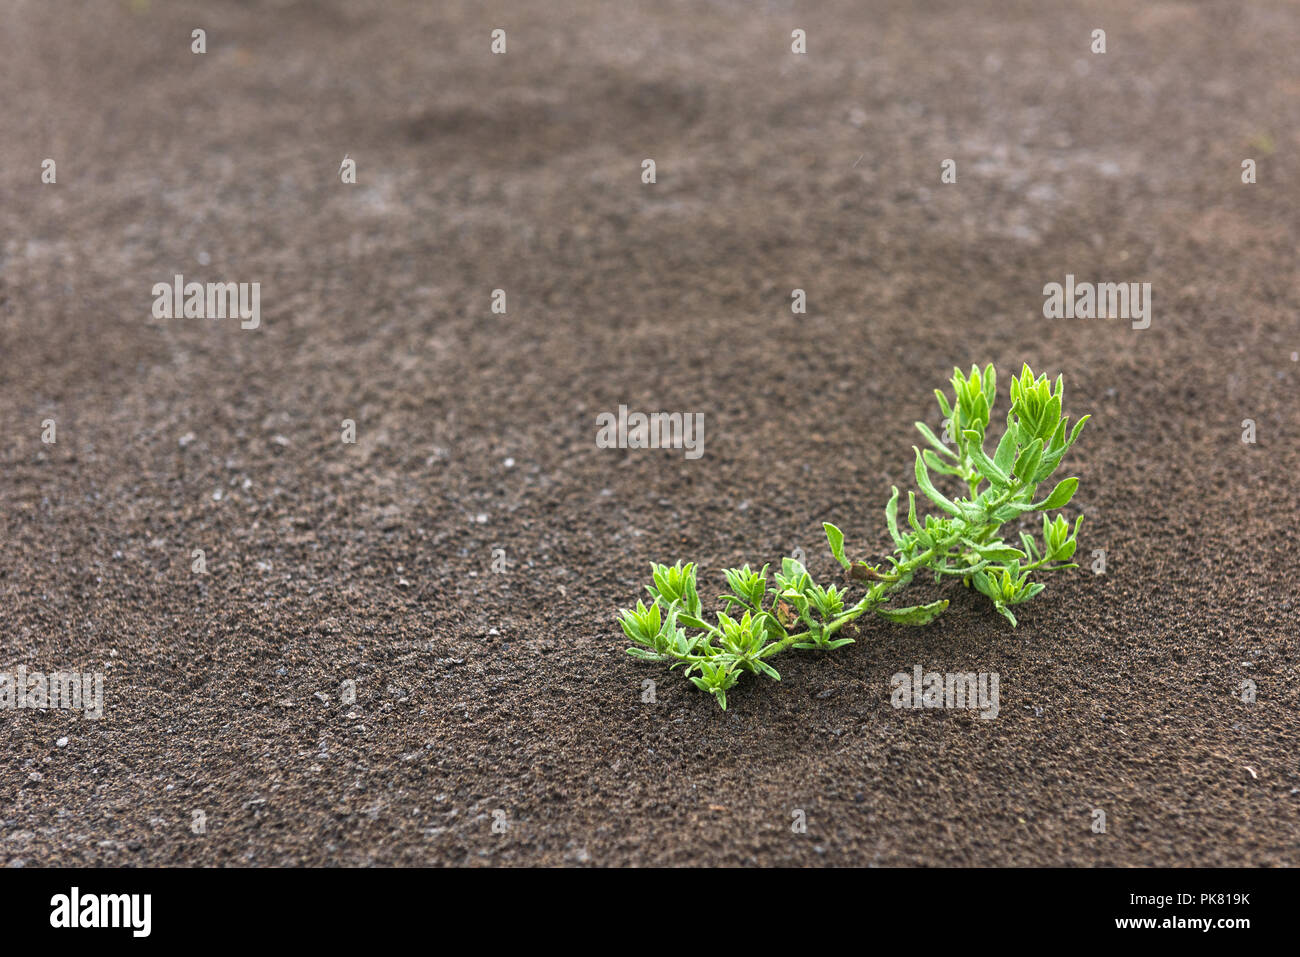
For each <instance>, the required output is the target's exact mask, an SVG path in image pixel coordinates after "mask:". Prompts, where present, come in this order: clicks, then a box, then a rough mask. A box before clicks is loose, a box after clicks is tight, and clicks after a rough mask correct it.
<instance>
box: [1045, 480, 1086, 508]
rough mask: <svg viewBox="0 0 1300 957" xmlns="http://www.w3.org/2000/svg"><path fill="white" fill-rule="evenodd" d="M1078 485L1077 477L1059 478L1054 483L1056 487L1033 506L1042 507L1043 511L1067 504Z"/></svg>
mask: <svg viewBox="0 0 1300 957" xmlns="http://www.w3.org/2000/svg"><path fill="white" fill-rule="evenodd" d="M1078 487H1079V480H1078V479H1077V478H1067V479H1061V481H1060V482H1058V483H1057V484H1056V488H1054V489H1052V494H1051V495H1049V496H1047V498H1045V499H1043V501H1041V502H1039V503H1038V504H1037V505H1035V506H1034V508H1037V509H1042V510H1044V511H1047V510H1048V509H1053V508H1062V507H1064V506H1065V505H1068V504H1069V502H1070V499H1072V498H1074V491H1075V489H1077V488H1078Z"/></svg>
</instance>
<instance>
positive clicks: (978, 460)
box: [963, 429, 1011, 488]
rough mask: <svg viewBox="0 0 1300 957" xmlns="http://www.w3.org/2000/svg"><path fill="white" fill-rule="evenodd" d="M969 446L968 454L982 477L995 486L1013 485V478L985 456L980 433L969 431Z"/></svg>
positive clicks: (967, 434) (967, 438)
mask: <svg viewBox="0 0 1300 957" xmlns="http://www.w3.org/2000/svg"><path fill="white" fill-rule="evenodd" d="M963 434H964V435H965V436H966V440H967V443H968V444H967V446H966V453H967V454H968V455H969V456H970V457H971V461H973V462H974V463H975V467H976V468H977V469H979V473H980V475H983V476H984V477H985V478H986V479H988V480H989V482H991V483H992V484H994V485H1000V486H1002V487H1003V488H1005V487H1006V486H1008V485H1010V484H1011V478H1010V477H1009V476H1008V475H1007V473H1006V472H1004V471H1003V470H1002V469H1001V468H1000V467H999V466H998V464H997V463H996V462H995V461H993V460H992V459H991V458H989V457H988V455H986V454H985V452H984V449H983V447H982V444H981V437H980V434H979V433H978V432H974V431H972V430H970V429H967V430H966V431H965V433H963Z"/></svg>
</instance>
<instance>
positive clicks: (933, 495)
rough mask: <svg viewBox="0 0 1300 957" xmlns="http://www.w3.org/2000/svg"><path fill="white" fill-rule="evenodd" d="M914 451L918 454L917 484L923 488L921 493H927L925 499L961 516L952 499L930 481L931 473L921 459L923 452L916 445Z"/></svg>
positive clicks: (949, 512) (951, 513)
mask: <svg viewBox="0 0 1300 957" xmlns="http://www.w3.org/2000/svg"><path fill="white" fill-rule="evenodd" d="M912 450H913V451H914V452H916V484H917V485H919V486H920V487H921V491H922V492H924V493H925V497H926V498H928V499H929V500H930V501H932V502H934V504H935V505H938V506H939V507H940V508H941V509H943V510H944V511H945V512H947V513H948V514H949V515H958V516H960V515H961V509H959V508H958V507H957V506H956V504H954V503H953V501H952V500H951V499H949V498H948V497H947V496H946V495H944V494H943V493H942V492H940V491H939V490H938V489H936V488H935V487H934V483H933V482H931V481H930V473H929V472H927V471H926V469H925V462H924V461H923V460H922V458H921V450H920V449H918V448H917V447H916V446H915V445H914V446H912Z"/></svg>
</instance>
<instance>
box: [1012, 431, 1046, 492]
mask: <svg viewBox="0 0 1300 957" xmlns="http://www.w3.org/2000/svg"><path fill="white" fill-rule="evenodd" d="M1042 457H1043V440H1042V439H1034V440H1033V441H1032V442H1030V443H1029V444H1028V445H1026V446H1025V447H1024V449H1022V450H1021V452H1020V456H1019V458H1017V459H1016V467H1015V473H1016V478H1018V479H1019V480H1020V483H1021V484H1022V485H1028V484H1030V483H1031V482H1033V480H1034V473H1035V472H1037V471H1038V460H1039V459H1041V458H1042Z"/></svg>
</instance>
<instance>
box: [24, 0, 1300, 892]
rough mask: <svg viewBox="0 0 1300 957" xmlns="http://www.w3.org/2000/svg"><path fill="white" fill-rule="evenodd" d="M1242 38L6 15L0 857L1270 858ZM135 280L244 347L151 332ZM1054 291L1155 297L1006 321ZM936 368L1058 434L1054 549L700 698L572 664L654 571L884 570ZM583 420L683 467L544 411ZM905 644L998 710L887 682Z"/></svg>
mask: <svg viewBox="0 0 1300 957" xmlns="http://www.w3.org/2000/svg"><path fill="white" fill-rule="evenodd" d="M196 27H201V28H203V29H205V30H206V31H207V34H206V43H207V52H206V53H204V54H201V55H199V54H195V53H192V52H191V31H192V30H193V29H194V28H196ZM498 27H500V28H504V29H505V30H506V31H507V44H508V45H507V52H506V53H505V54H504V55H499V56H494V55H493V54H492V53H491V52H490V50H489V43H490V36H489V35H490V33H491V31H492V30H493V29H494V28H498ZM796 28H798V29H803V30H805V31H806V32H807V37H808V41H807V42H808V53H807V54H806V55H803V56H797V55H794V54H792V53H791V50H790V43H791V38H790V34H791V31H792V30H793V29H796ZM1095 28H1103V29H1105V30H1106V35H1107V52H1106V53H1105V54H1093V53H1091V52H1090V51H1089V45H1090V35H1091V32H1092V30H1093V29H1095ZM1297 47H1300V8H1297V7H1296V6H1295V5H1294V4H1290V3H1284V2H1280V0H1279V2H1269V0H1265V2H1261V3H1253V4H1249V5H1241V4H1236V3H1228V2H1207V3H1173V2H1170V3H1152V4H1142V5H1136V4H1130V3H1103V4H1069V5H1057V4H1049V3H1020V4H1015V3H993V2H988V3H978V2H977V3H963V4H960V5H955V6H954V8H952V9H949V8H946V7H944V6H941V5H938V4H929V3H910V2H897V3H881V4H872V5H870V9H868V5H864V4H859V3H850V2H835V3H821V4H816V5H815V6H814V5H807V6H805V5H803V4H795V3H778V2H773V3H764V4H755V3H752V2H739V0H738V2H718V3H704V2H661V3H642V4H636V5H631V4H626V5H625V4H617V5H616V4H600V5H598V4H594V3H593V4H583V3H568V2H548V3H545V4H527V5H525V4H513V5H503V4H498V3H469V2H465V3H436V4H435V3H416V2H388V3H382V4H376V5H373V7H371V6H370V5H362V4H350V3H344V2H314V3H306V2H301V3H295V2H279V3H270V2H268V3H233V2H212V3H206V4H198V3H192V2H177V3H161V2H154V3H152V4H151V3H147V2H133V3H125V2H122V3H119V2H103V3H95V4H85V5H83V4H71V3H65V2H35V0H27V2H21V0H18V2H11V3H8V4H6V5H5V6H4V9H3V11H2V12H0V93H3V103H4V107H3V109H0V356H2V359H0V413H3V419H2V421H3V423H4V430H5V431H4V436H3V440H2V441H0V670H10V671H12V670H14V669H16V668H18V667H19V666H23V667H26V668H28V669H29V670H30V671H47V672H48V671H56V670H76V671H87V672H101V673H102V674H103V675H104V694H105V702H104V716H103V718H102V719H101V720H98V721H95V720H89V719H86V718H84V717H82V716H80V715H78V714H75V713H72V712H69V711H66V710H47V711H39V710H26V709H25V710H10V711H0V728H2V729H3V730H2V732H0V768H3V770H4V773H3V774H2V775H0V864H8V865H11V866H16V865H20V864H25V865H27V866H35V865H42V864H73V863H77V864H104V865H133V864H214V865H248V864H259V865H269V864H342V865H358V864H455V865H460V864H470V865H475V864H479V865H492V864H565V863H569V864H583V863H587V864H593V865H626V864H833V865H876V864H880V865H898V864H964V865H983V864H1004V865H1005V864H1020V865H1046V864H1072V865H1148V864H1165V865H1168V864H1176V865H1184V864H1232V865H1253V864H1268V865H1284V864H1292V865H1294V864H1296V863H1297V846H1298V845H1300V825H1298V823H1297V821H1298V814H1300V766H1298V763H1300V760H1298V759H1297V754H1300V718H1297V713H1298V708H1300V701H1298V700H1297V690H1296V677H1297V664H1296V661H1297V656H1296V651H1297V627H1296V591H1297V587H1296V581H1297V572H1300V562H1298V561H1297V559H1296V547H1297V546H1296V536H1295V525H1296V505H1297V498H1298V496H1297V491H1296V475H1297V471H1298V470H1300V444H1298V443H1297V438H1298V434H1300V415H1298V414H1297V403H1296V395H1297V385H1298V382H1300V364H1298V363H1297V361H1296V357H1295V353H1296V350H1298V349H1300V330H1298V329H1297V324H1296V310H1297V306H1298V304H1300V292H1298V290H1297V283H1296V274H1295V264H1296V260H1295V256H1296V248H1297V243H1298V241H1300V219H1298V218H1297V212H1300V208H1298V199H1300V193H1298V192H1297V190H1296V188H1295V183H1296V182H1297V181H1300V164H1298V163H1297V159H1296V156H1297V147H1300V134H1297V130H1300V96H1298V94H1300V79H1298V78H1297V72H1296V70H1295V68H1294V66H1295V62H1296V61H1295V50H1296V49H1297ZM345 156H348V157H350V158H352V159H354V160H355V162H356V169H357V178H356V183H355V184H345V183H343V182H341V177H340V165H341V164H342V162H343V160H344V157H345ZM46 158H52V159H54V160H55V161H56V163H57V182H55V183H54V184H43V183H42V182H41V164H42V161H43V160H44V159H46ZM646 158H653V159H654V160H655V162H656V166H657V182H656V183H654V184H653V185H646V184H643V183H642V182H641V165H642V160H643V159H646ZM1246 158H1253V159H1255V160H1256V163H1257V170H1258V173H1257V175H1258V182H1257V183H1255V184H1253V185H1246V184H1243V183H1242V181H1241V163H1242V160H1243V159H1246ZM945 159H953V160H954V161H955V163H956V171H957V182H956V183H955V184H944V183H941V182H940V167H941V164H942V162H943V161H944V160H945ZM177 273H181V274H183V275H184V276H185V277H186V279H187V280H197V281H201V282H209V281H211V282H216V281H231V282H254V281H256V282H259V283H260V284H261V285H260V290H261V313H260V320H261V324H260V326H259V327H258V328H257V329H241V328H240V325H239V324H238V322H236V321H233V320H219V321H213V320H204V319H194V318H190V319H185V318H173V319H159V318H155V317H154V315H153V314H152V311H151V310H152V304H153V298H154V297H153V294H152V288H153V286H154V284H155V283H158V282H160V281H161V282H170V281H171V280H172V277H173V276H174V275H175V274H177ZM1067 273H1071V274H1074V275H1076V276H1077V277H1079V279H1080V280H1092V281H1113V282H1129V281H1133V282H1150V283H1151V284H1152V295H1153V314H1152V322H1151V325H1150V328H1148V329H1145V330H1133V329H1132V328H1130V326H1129V324H1128V323H1126V322H1124V321H1122V320H1082V319H1074V320H1055V321H1052V320H1047V319H1045V318H1044V317H1043V314H1042V306H1043V296H1042V288H1043V286H1044V285H1045V284H1046V283H1048V282H1054V281H1055V282H1062V281H1064V277H1065V275H1066V274H1067ZM497 288H501V289H504V290H505V291H506V294H507V310H506V313H505V314H504V315H500V314H494V313H493V312H492V311H491V296H492V290H494V289H497ZM794 288H801V289H804V290H805V291H806V293H807V298H808V312H807V314H806V315H793V314H792V313H791V309H790V295H791V290H792V289H794ZM988 361H992V362H995V363H996V364H997V365H998V368H999V370H1000V371H1001V372H1002V373H1003V375H1004V377H1005V376H1006V375H1008V374H1009V373H1011V372H1012V371H1014V370H1015V369H1018V368H1019V366H1020V364H1021V362H1023V361H1028V362H1030V363H1031V364H1032V365H1034V366H1035V368H1038V369H1041V370H1042V371H1047V372H1050V373H1052V374H1053V375H1055V374H1056V373H1058V372H1060V373H1064V374H1065V377H1066V380H1067V385H1068V403H1067V405H1068V407H1069V408H1070V410H1071V411H1073V412H1074V413H1075V414H1079V413H1082V412H1091V413H1092V414H1093V416H1094V418H1093V420H1092V424H1091V425H1090V426H1089V429H1088V431H1087V432H1086V433H1085V438H1084V440H1083V442H1082V443H1081V444H1080V445H1079V446H1078V447H1077V448H1076V449H1075V450H1074V453H1073V454H1072V457H1071V459H1070V463H1069V471H1070V473H1071V474H1076V475H1078V476H1079V477H1080V479H1081V480H1082V486H1081V490H1080V492H1079V493H1078V495H1077V496H1076V498H1075V500H1074V502H1073V503H1072V505H1071V506H1070V509H1069V511H1070V513H1071V514H1075V513H1077V512H1078V511H1080V510H1081V511H1082V512H1083V514H1085V515H1086V516H1087V520H1086V522H1085V527H1084V534H1083V543H1082V545H1081V549H1082V552H1083V553H1086V554H1087V555H1088V556H1089V557H1090V556H1091V553H1092V551H1093V550H1094V549H1104V550H1105V551H1106V555H1107V569H1106V573H1105V574H1104V575H1094V574H1093V573H1092V572H1091V571H1090V570H1089V569H1087V568H1085V569H1081V570H1080V571H1078V572H1074V573H1069V574H1065V575H1062V576H1059V577H1057V578H1055V579H1053V580H1052V581H1051V582H1050V583H1049V587H1048V591H1047V592H1046V593H1045V594H1044V595H1042V596H1041V597H1040V598H1039V599H1037V600H1036V601H1035V602H1034V603H1033V604H1032V605H1029V606H1026V607H1025V608H1024V609H1023V613H1022V614H1021V616H1020V618H1021V624H1020V627H1019V628H1018V629H1016V630H1014V631H1013V630H1011V629H1010V628H1008V627H1007V626H1006V624H1005V622H1003V620H1002V619H1001V618H999V617H998V616H996V615H995V614H993V613H992V612H991V611H990V610H989V609H988V607H987V604H986V603H985V602H984V601H983V599H981V598H979V596H975V595H967V594H962V593H961V590H960V587H959V586H958V588H957V591H956V592H955V593H950V592H944V594H950V597H952V598H953V605H952V607H951V608H950V609H949V611H948V613H947V614H946V615H945V616H944V617H943V618H942V619H941V620H940V621H939V622H938V623H936V624H935V625H933V626H931V627H928V628H926V629H915V630H914V629H904V628H899V627H895V626H892V625H889V624H887V623H885V622H883V621H873V622H870V623H867V624H865V625H864V626H863V627H862V628H860V629H858V630H857V631H856V633H855V637H856V638H857V644H855V645H853V646H851V647H849V648H845V649H842V650H841V651H838V652H836V653H834V654H832V655H829V656H818V655H815V654H805V653H793V654H791V655H789V656H787V657H785V658H783V659H782V660H781V671H782V673H783V675H784V680H783V681H782V682H781V684H780V685H773V684H770V683H763V684H760V683H757V682H747V683H745V684H743V685H742V686H741V687H739V688H738V689H736V691H735V692H734V693H733V695H732V704H731V707H730V709H729V710H728V711H727V712H726V713H725V714H724V713H721V712H720V711H719V710H718V709H717V708H716V707H715V706H714V705H713V703H712V702H711V700H709V699H708V698H707V697H706V696H704V695H702V694H700V693H698V692H696V691H695V690H694V689H693V688H691V687H689V686H687V685H686V684H685V683H684V682H683V681H682V680H681V679H680V678H679V677H678V676H676V675H668V674H667V673H665V672H663V671H661V670H660V669H659V668H657V667H655V666H647V665H641V664H638V663H637V662H635V661H633V660H632V659H630V658H628V657H627V656H626V655H624V654H623V651H622V649H623V647H624V646H625V644H626V642H625V641H623V640H622V636H621V635H620V634H619V633H618V631H617V627H616V625H615V623H614V613H615V611H616V610H617V609H618V608H619V607H621V606H623V605H625V604H627V603H628V602H629V601H632V600H634V599H635V598H636V597H637V595H638V593H639V592H640V591H641V585H642V583H643V579H644V577H645V569H646V565H647V563H648V562H650V561H651V560H663V561H670V562H671V561H673V560H675V559H677V558H682V559H685V560H693V561H696V562H699V563H700V565H701V566H702V568H703V570H704V571H703V578H704V580H705V581H706V582H707V583H708V585H709V586H710V592H712V586H714V585H721V578H720V570H721V569H722V568H724V567H727V566H728V565H731V564H740V563H743V562H750V563H754V564H761V563H763V562H767V561H773V560H777V559H779V558H780V556H781V555H782V554H785V553H788V551H789V550H790V549H791V548H794V547H796V546H797V547H800V548H802V549H803V550H804V551H805V552H806V553H807V555H808V561H809V564H810V567H811V568H812V570H813V571H814V572H815V573H816V574H818V575H819V576H822V577H823V578H826V579H830V580H833V578H834V576H832V574H831V573H832V570H833V568H834V566H833V563H832V561H831V559H830V558H829V556H828V555H827V554H826V552H825V548H824V544H823V542H822V539H821V532H820V523H821V522H822V521H823V520H827V519H829V520H832V521H835V522H836V523H838V524H839V525H840V526H841V527H842V528H844V530H845V532H846V533H847V535H848V537H849V542H850V549H851V551H853V552H854V553H855V554H857V555H860V556H863V557H867V556H874V557H876V558H879V557H881V556H882V555H883V554H884V552H885V550H886V547H887V541H888V539H887V536H886V534H885V531H884V524H883V519H882V515H881V507H882V506H883V504H884V500H885V498H886V496H887V494H888V488H889V485H890V484H891V483H898V484H900V485H907V484H910V483H911V481H912V480H911V461H912V458H911V456H912V453H911V445H912V443H913V442H914V441H915V436H914V433H913V432H912V428H911V423H912V422H913V421H914V420H916V419H927V420H931V421H933V418H934V407H933V400H932V398H931V397H930V390H931V389H932V388H933V387H935V386H938V385H941V384H943V382H944V381H945V380H946V378H947V377H948V376H949V375H950V373H951V368H952V366H953V365H954V364H960V365H962V366H969V365H970V364H971V363H972V362H979V363H981V364H983V363H985V362H988ZM1003 402H1005V397H1004V398H1003ZM619 404H626V405H628V406H629V407H630V408H633V409H643V410H666V411H700V412H703V413H704V414H705V416H706V432H705V454H704V455H703V457H701V458H699V459H697V460H687V459H686V458H685V457H684V456H683V455H682V454H681V453H680V452H674V451H631V450H605V449H599V448H597V447H596V445H595V442H594V433H595V424H594V423H595V417H596V415H597V414H598V413H600V412H602V411H612V410H616V409H617V407H618V406H619ZM50 419H52V420H54V422H55V424H56V430H57V431H56V436H57V439H56V442H55V443H53V444H46V443H44V442H42V432H43V430H44V429H45V426H43V424H42V423H43V422H45V420H50ZM344 419H350V420H353V421H354V422H355V424H356V442H355V443H354V444H347V443H344V442H343V441H342V440H341V428H342V421H343V420H344ZM1244 419H1251V420H1253V421H1254V422H1255V424H1256V429H1257V442H1255V443H1254V444H1248V443H1244V442H1243V441H1242V431H1243V426H1242V422H1243V420H1244ZM196 549H201V550H203V553H204V559H205V563H206V574H202V575H199V574H195V573H194V572H193V571H192V562H193V557H192V556H193V554H194V550H196ZM494 549H502V550H503V555H504V558H505V561H506V571H505V573H503V574H497V573H494V572H493V569H492V563H493V555H494ZM1089 560H1090V559H1089ZM718 590H721V589H720V588H719V589H718ZM922 591H924V589H922ZM914 665H921V666H923V667H924V668H926V669H934V670H940V671H950V670H953V671H957V670H977V671H991V672H998V673H999V674H1000V678H1001V713H1000V715H999V717H998V718H997V719H996V720H993V721H983V720H978V719H972V718H971V716H970V715H969V714H967V713H955V712H945V711H923V712H910V711H896V710H895V709H893V708H892V707H891V706H890V704H889V677H890V675H892V674H893V673H894V672H896V671H900V670H910V669H911V668H912V667H913V666H914ZM646 678H651V679H654V680H655V681H656V682H657V686H656V701H655V702H654V703H653V704H651V703H644V702H643V701H642V688H643V686H642V682H643V681H644V680H645V679H646ZM1246 679H1250V680H1252V681H1253V682H1255V684H1256V687H1257V694H1258V700H1257V701H1256V702H1255V703H1253V704H1246V703H1243V702H1242V700H1241V691H1240V687H1241V683H1242V682H1243V681H1244V680H1246ZM348 682H353V683H354V684H355V688H356V700H355V702H354V703H351V704H348V703H345V702H344V700H343V697H344V695H345V692H346V690H347V689H348V688H349V687H352V685H349V684H347V683H348ZM63 739H66V740H63ZM796 810H800V811H802V812H803V813H804V815H805V817H806V821H807V833H806V834H800V833H793V832H792V830H791V822H792V815H793V813H794V811H796ZM1096 810H1103V811H1104V812H1105V814H1106V819H1107V830H1106V833H1104V834H1098V833H1094V832H1093V827H1092V826H1093V822H1094V820H1095V817H1094V811H1096ZM195 812H202V817H201V818H199V817H196V813H195ZM497 812H501V813H500V814H498V813H497ZM198 820H202V821H203V822H204V823H203V827H198V826H197V825H196V824H195V822H196V821H198ZM494 822H503V823H504V827H497V828H496V829H495V831H494V828H493V824H494ZM196 830H201V831H202V832H203V833H195V831H196ZM497 832H500V833H497Z"/></svg>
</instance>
